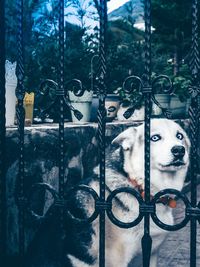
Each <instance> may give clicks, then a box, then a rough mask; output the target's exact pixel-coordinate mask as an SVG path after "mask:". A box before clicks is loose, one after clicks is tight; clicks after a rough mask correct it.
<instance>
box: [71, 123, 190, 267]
mask: <svg viewBox="0 0 200 267" xmlns="http://www.w3.org/2000/svg"><path fill="white" fill-rule="evenodd" d="M112 143H113V145H114V144H115V145H117V146H118V148H116V147H114V149H113V150H112V153H111V155H109V160H108V161H107V169H106V188H107V195H109V193H110V192H111V191H113V190H114V189H116V188H120V187H122V186H127V187H131V186H132V185H131V183H130V182H129V181H128V179H127V177H129V178H130V179H133V178H134V179H136V180H137V182H138V184H140V185H141V186H144V125H141V126H139V127H137V128H132V127H131V128H129V129H127V130H126V131H124V132H122V133H121V134H119V135H118V136H117V137H116V138H115V139H114V140H113V142H112ZM189 149H190V142H189V139H188V137H187V135H186V133H185V131H184V130H183V129H182V128H181V127H180V126H179V125H178V124H176V123H175V122H173V121H170V120H166V119H159V120H156V119H154V120H152V123H151V194H152V195H155V194H156V193H157V192H158V191H160V190H163V189H166V188H174V189H177V190H181V189H182V187H183V183H184V179H185V176H186V173H187V169H188V165H189ZM93 178H94V179H93ZM93 178H92V179H89V180H88V181H87V184H88V185H89V186H90V187H92V188H93V189H94V190H96V192H99V181H98V179H97V176H94V177H93ZM117 198H118V199H116V201H114V202H113V207H112V209H113V211H114V212H115V216H116V217H118V218H119V219H121V220H122V221H125V222H127V221H132V220H133V217H134V215H135V217H137V215H138V209H139V207H138V203H137V202H136V200H135V199H133V198H132V197H130V195H128V194H120V195H119V196H118V197H117ZM88 203H89V201H88V196H86V195H83V196H80V195H79V196H77V205H78V207H79V208H82V209H83V210H84V213H85V215H87V213H88V210H89V212H92V211H91V210H90V205H88ZM91 209H92V208H91ZM156 210H157V211H156V212H157V214H158V216H159V218H162V221H163V222H164V223H166V224H170V225H172V224H173V216H172V209H171V208H170V207H168V206H166V205H163V204H162V203H161V204H158V205H157V208H156ZM88 216H89V214H88ZM88 229H90V230H89V232H90V237H88V236H85V240H86V242H84V234H83V236H81V239H80V240H79V241H80V243H81V244H82V247H81V249H82V251H83V252H84V251H86V254H85V255H87V257H85V259H83V258H82V257H80V256H79V255H78V254H72V253H68V254H67V258H68V260H69V261H70V262H71V265H70V266H73V267H89V266H92V267H97V266H98V264H99V262H98V244H99V241H98V237H99V220H98V218H97V219H96V220H95V221H94V222H93V223H92V224H91V225H90V226H89V225H88ZM82 230H85V229H82ZM143 231H144V230H143V223H140V224H139V225H137V226H135V227H133V228H131V229H121V228H119V227H117V226H115V225H113V224H112V223H111V222H110V220H109V219H108V218H107V220H106V267H116V266H119V267H127V266H128V264H129V263H130V261H131V260H132V259H133V258H134V257H136V256H137V255H138V254H139V253H140V252H141V238H142V236H143V233H144V232H143ZM80 233H81V231H80ZM77 234H78V233H77V232H76V234H75V235H77ZM166 234H167V232H166V231H164V230H162V229H160V228H158V227H157V226H156V225H155V224H154V223H153V222H151V236H152V238H153V248H152V257H151V265H150V266H151V267H156V266H157V254H158V253H157V252H158V249H159V247H160V245H161V244H162V242H163V241H164V239H165V237H166ZM81 255H84V253H81Z"/></svg>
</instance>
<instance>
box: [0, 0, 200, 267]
mask: <svg viewBox="0 0 200 267" xmlns="http://www.w3.org/2000/svg"><path fill="white" fill-rule="evenodd" d="M16 3H17V11H18V17H17V21H18V22H17V23H18V65H17V78H18V85H17V90H16V96H17V99H18V105H17V121H18V131H19V148H20V158H19V174H18V177H19V180H20V186H19V192H18V202H19V240H20V241H19V255H20V257H21V264H22V266H23V257H24V254H25V247H24V242H25V233H24V229H25V221H24V216H25V213H26V209H25V207H26V199H25V197H24V119H25V114H24V108H23V99H24V94H25V88H24V55H23V49H24V45H23V0H16ZM4 4H5V1H1V2H0V36H1V38H0V146H1V147H0V252H1V262H5V260H6V230H5V229H6V181H5V169H4V166H5V41H4V36H5V20H4V8H5V7H4ZM191 4H192V47H191V55H190V56H191V60H190V69H191V73H192V78H193V80H192V82H193V83H192V86H191V87H190V88H188V90H189V92H190V94H191V107H190V139H191V143H192V151H191V172H192V174H191V177H192V179H191V200H189V199H188V198H187V197H186V196H185V195H183V194H182V193H181V192H179V191H176V190H172V189H166V190H164V191H162V192H159V193H157V194H156V195H155V197H154V198H153V199H152V200H151V197H150V125H151V121H150V117H151V106H152V100H153V101H154V102H155V98H154V83H155V81H153V80H152V79H151V0H145V73H144V76H143V78H142V79H140V78H139V77H135V76H131V77H128V79H129V80H130V79H132V80H137V81H138V82H139V83H140V85H141V93H142V95H141V97H142V98H143V99H144V101H145V199H144V200H142V199H140V198H138V202H139V205H140V214H139V216H138V218H137V219H136V220H134V221H133V222H130V223H124V222H121V221H119V220H118V219H116V218H115V217H114V215H113V213H112V199H113V198H114V197H115V196H116V194H118V193H120V192H129V193H130V194H133V195H134V196H135V197H137V195H135V193H134V190H130V189H127V188H123V189H122V188H119V189H117V190H115V191H113V192H112V193H111V194H110V196H109V197H108V198H107V199H106V197H105V184H106V181H105V180H106V179H105V177H106V170H105V129H106V110H105V97H106V29H107V1H106V0H100V1H99V10H100V48H99V59H100V64H99V70H98V80H97V86H98V97H99V111H98V129H99V131H98V132H99V136H98V137H99V154H100V194H99V196H98V195H97V194H96V192H95V191H93V190H92V189H91V188H88V187H79V188H77V190H83V191H87V192H89V193H90V194H92V196H93V197H94V199H95V203H96V205H95V207H96V209H95V211H94V213H93V214H92V216H91V217H90V218H89V221H90V222H92V221H93V220H95V219H96V218H97V216H99V218H100V225H99V227H100V231H99V233H100V237H99V245H100V247H99V259H100V260H99V265H100V266H101V267H104V266H105V214H106V213H107V215H108V217H109V219H110V220H111V221H112V222H113V223H114V224H116V225H117V226H119V227H121V228H131V227H134V226H135V225H137V224H138V223H139V222H140V221H141V220H142V219H143V218H144V236H143V239H142V250H143V266H144V267H148V266H149V261H150V255H151V246H152V239H151V235H150V231H149V227H150V217H151V218H152V219H153V221H154V222H155V223H156V224H157V225H158V226H159V227H160V228H162V229H165V230H168V231H176V230H178V229H181V228H183V227H184V226H185V225H186V224H187V223H189V222H190V224H191V228H190V229H191V240H190V256H191V263H190V266H191V267H196V249H197V247H196V246H197V242H196V241H197V240H196V233H197V223H200V203H197V171H198V162H197V145H198V143H197V142H198V134H199V123H200V121H199V118H200V106H199V101H198V99H199V94H200V62H199V47H198V21H197V15H198V0H193V1H192V3H191ZM59 53H60V61H59V81H58V87H57V91H56V95H57V97H56V101H57V102H58V103H59V107H60V110H59V114H60V120H59V151H60V166H59V192H58V195H57V196H56V197H55V204H56V205H57V207H58V209H59V210H60V229H61V230H62V228H63V227H64V226H63V212H64V208H65V195H64V138H65V137H64V115H63V111H64V105H65V104H66V101H65V90H64V0H60V1H59ZM157 79H165V80H167V81H168V82H169V83H170V80H169V78H168V77H166V76H163V75H160V76H159V77H158V78H157ZM169 87H170V86H169ZM169 89H170V88H169ZM82 93H83V92H82V90H78V92H77V94H78V95H81V94H82ZM157 104H159V103H157ZM133 111H134V103H133V107H131V108H130V109H129V110H128V112H126V114H125V116H126V117H129V116H130V115H131V114H132V112H133ZM164 111H165V110H164ZM74 112H75V114H76V115H77V116H78V117H80V113H79V112H78V111H76V110H75V111H74ZM166 115H167V114H166ZM166 193H171V194H174V195H176V196H178V197H179V198H181V199H182V200H183V202H184V204H185V206H186V207H185V210H186V214H185V218H184V219H183V221H182V222H180V223H178V224H177V225H173V226H170V225H166V224H164V223H162V222H161V221H160V219H159V218H158V217H157V215H156V212H155V204H156V201H157V200H158V199H159V197H161V196H162V195H164V194H166ZM2 266H3V265H2Z"/></svg>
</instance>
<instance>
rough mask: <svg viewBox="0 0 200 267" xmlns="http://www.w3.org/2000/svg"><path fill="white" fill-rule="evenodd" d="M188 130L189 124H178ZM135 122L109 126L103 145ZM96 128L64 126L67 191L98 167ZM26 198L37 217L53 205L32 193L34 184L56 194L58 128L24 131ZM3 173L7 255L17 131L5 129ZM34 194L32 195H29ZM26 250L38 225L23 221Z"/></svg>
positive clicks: (12, 246) (12, 229)
mask: <svg viewBox="0 0 200 267" xmlns="http://www.w3.org/2000/svg"><path fill="white" fill-rule="evenodd" d="M180 123H181V124H182V125H183V126H184V128H185V129H186V130H187V129H188V121H182V122H181V121H180ZM137 125H138V122H121V123H120V122H116V123H108V124H107V128H106V140H105V141H106V145H107V146H108V145H109V144H110V143H111V141H112V140H113V139H114V137H116V136H117V135H118V134H119V133H120V132H122V131H123V130H125V129H126V128H127V127H129V126H137ZM97 131H98V130H97V124H84V125H83V124H82V125H78V124H77V125H74V124H66V125H65V146H64V150H65V159H64V164H65V183H66V187H67V188H69V187H70V186H72V185H75V184H76V183H78V182H79V181H80V179H82V178H84V177H88V176H90V175H91V173H92V170H93V167H94V166H95V165H97V163H98V140H97ZM24 140H25V146H24V149H25V150H24V153H25V155H24V158H25V180H24V184H25V197H26V198H27V199H29V200H30V203H29V206H30V207H31V209H32V210H34V211H35V212H36V213H37V214H39V215H41V216H42V214H43V213H45V212H46V211H47V210H48V208H49V207H50V205H51V203H52V198H51V196H50V194H46V195H45V194H44V191H41V190H36V191H35V190H33V189H32V186H33V185H34V184H35V183H41V182H42V183H48V184H50V185H51V186H52V187H53V188H55V189H56V190H57V191H58V180H59V168H58V166H59V140H58V126H57V125H41V126H33V127H27V128H25V138H24ZM6 150H7V154H6V170H7V177H6V179H7V208H8V212H7V225H8V227H7V235H8V242H7V244H8V253H9V254H10V255H15V254H16V253H17V252H18V241H19V239H18V226H19V225H18V205H17V193H18V188H19V179H18V176H17V174H18V162H19V161H18V159H19V146H18V131H17V129H16V128H7V135H6ZM33 191H34V193H33V194H32V192H33ZM25 222H26V228H25V233H26V234H25V237H26V247H27V245H28V244H29V243H30V241H31V240H32V239H33V237H34V235H35V233H36V232H37V229H38V224H37V223H34V221H33V220H30V218H29V216H26V218H25Z"/></svg>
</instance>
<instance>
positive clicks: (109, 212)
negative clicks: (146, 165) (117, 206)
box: [107, 187, 144, 228]
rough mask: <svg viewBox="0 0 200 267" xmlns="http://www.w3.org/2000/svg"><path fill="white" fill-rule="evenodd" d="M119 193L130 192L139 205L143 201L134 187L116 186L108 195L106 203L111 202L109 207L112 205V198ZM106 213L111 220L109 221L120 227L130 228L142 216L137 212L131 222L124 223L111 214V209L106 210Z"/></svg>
mask: <svg viewBox="0 0 200 267" xmlns="http://www.w3.org/2000/svg"><path fill="white" fill-rule="evenodd" d="M120 193H128V194H131V195H132V196H134V197H135V198H136V199H137V201H138V204H139V205H141V204H142V203H143V202H144V201H143V199H142V197H141V195H140V194H139V192H137V191H136V190H135V189H133V188H130V187H121V188H117V189H115V190H114V191H112V192H111V193H110V195H109V196H108V198H107V203H111V207H112V201H113V199H114V198H115V197H116V196H117V195H118V194H120ZM107 215H108V218H109V219H110V220H111V222H112V223H113V224H115V225H117V226H118V227H120V228H131V227H133V226H136V225H137V224H138V223H139V222H140V221H141V220H142V218H143V215H142V214H140V213H139V214H138V217H137V218H136V219H134V220H133V221H132V222H127V223H126V222H122V221H120V220H118V219H117V218H116V217H115V215H114V214H113V211H112V209H108V210H107Z"/></svg>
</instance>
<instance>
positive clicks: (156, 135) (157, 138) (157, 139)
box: [151, 134, 161, 142]
mask: <svg viewBox="0 0 200 267" xmlns="http://www.w3.org/2000/svg"><path fill="white" fill-rule="evenodd" d="M160 139H161V136H160V135H159V134H155V135H152V137H151V141H153V142H157V141H159V140H160Z"/></svg>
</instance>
